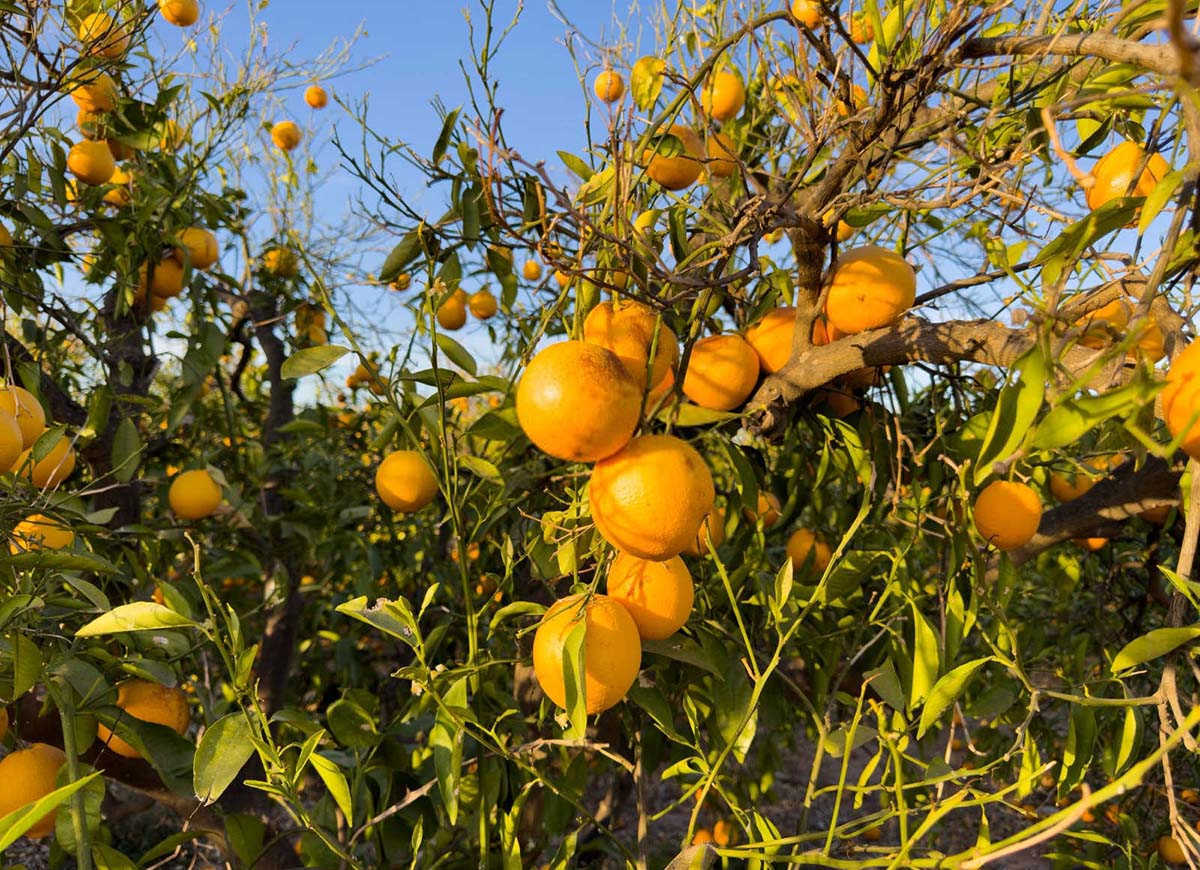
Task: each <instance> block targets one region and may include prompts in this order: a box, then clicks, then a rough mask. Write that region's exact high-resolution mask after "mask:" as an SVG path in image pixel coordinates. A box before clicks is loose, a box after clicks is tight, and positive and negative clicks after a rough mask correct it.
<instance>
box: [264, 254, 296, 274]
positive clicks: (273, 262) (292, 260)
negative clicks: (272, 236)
mask: <svg viewBox="0 0 1200 870" xmlns="http://www.w3.org/2000/svg"><path fill="white" fill-rule="evenodd" d="M262 265H263V268H264V269H266V270H267V271H268V272H270V273H271V274H272V275H275V276H276V277H279V278H295V277H296V275H297V273H298V272H299V271H300V267H299V263H298V262H297V260H296V255H295V254H294V253H293V252H292V251H290V250H288V249H287V248H270V249H269V250H267V251H266V252H265V253H264V254H263V257H262Z"/></svg>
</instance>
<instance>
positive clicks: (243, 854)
mask: <svg viewBox="0 0 1200 870" xmlns="http://www.w3.org/2000/svg"><path fill="white" fill-rule="evenodd" d="M266 833H267V825H266V823H265V822H263V821H262V820H261V819H258V818H255V817H254V816H251V815H248V814H247V813H229V814H228V815H227V816H225V839H226V840H228V841H229V845H230V846H231V847H232V848H233V851H234V854H236V855H237V856H238V859H239V860H240V861H241V862H242V866H244V867H253V866H254V864H255V859H257V858H258V856H259V854H260V853H261V852H262V849H263V843H264V841H265V839H266Z"/></svg>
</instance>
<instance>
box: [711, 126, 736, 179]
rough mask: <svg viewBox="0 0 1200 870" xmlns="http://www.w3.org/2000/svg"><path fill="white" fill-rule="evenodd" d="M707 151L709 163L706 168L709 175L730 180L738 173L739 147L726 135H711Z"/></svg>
mask: <svg viewBox="0 0 1200 870" xmlns="http://www.w3.org/2000/svg"><path fill="white" fill-rule="evenodd" d="M706 151H707V153H708V162H707V163H706V164H705V166H706V167H707V169H708V174H709V175H711V176H713V177H714V178H728V177H729V176H731V175H733V173H735V172H737V168H738V150H737V146H736V145H735V144H734V143H733V140H732V139H730V138H729V137H728V136H726V135H725V134H724V133H710V134H709V136H708V145H707V148H706Z"/></svg>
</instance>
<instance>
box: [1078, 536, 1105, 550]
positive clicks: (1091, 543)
mask: <svg viewBox="0 0 1200 870" xmlns="http://www.w3.org/2000/svg"><path fill="white" fill-rule="evenodd" d="M1072 540H1074V541H1075V543H1076V544H1078V545H1079V546H1081V547H1083V548H1084V549H1085V550H1090V551H1091V552H1093V553H1094V552H1096V551H1097V550H1102V549H1104V545H1105V544H1107V543H1108V538H1073V539H1072Z"/></svg>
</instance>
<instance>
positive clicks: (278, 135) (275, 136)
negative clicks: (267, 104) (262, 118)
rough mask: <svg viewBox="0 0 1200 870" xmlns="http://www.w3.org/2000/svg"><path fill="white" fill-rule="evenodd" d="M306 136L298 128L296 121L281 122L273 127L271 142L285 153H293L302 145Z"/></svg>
mask: <svg viewBox="0 0 1200 870" xmlns="http://www.w3.org/2000/svg"><path fill="white" fill-rule="evenodd" d="M303 138H304V134H302V133H301V132H300V128H299V127H297V126H296V122H295V121H279V122H277V123H276V124H274V125H273V126H272V127H271V141H272V142H274V143H275V147H276V148H279V149H282V150H283V151H291V150H292V149H293V148H295V147H296V146H297V145H299V144H300V140H301V139H303Z"/></svg>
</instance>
